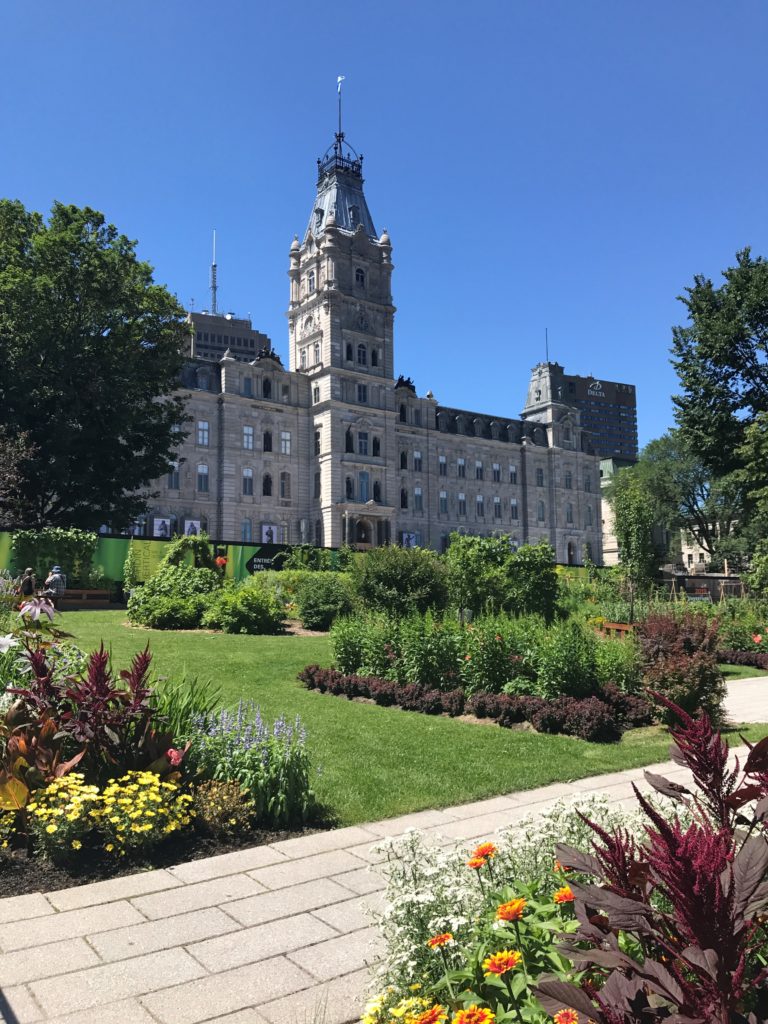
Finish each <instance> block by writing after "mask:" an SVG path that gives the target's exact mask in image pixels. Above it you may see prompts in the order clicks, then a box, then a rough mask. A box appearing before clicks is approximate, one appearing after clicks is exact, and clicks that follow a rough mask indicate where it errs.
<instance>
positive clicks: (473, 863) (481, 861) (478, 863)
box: [467, 857, 488, 871]
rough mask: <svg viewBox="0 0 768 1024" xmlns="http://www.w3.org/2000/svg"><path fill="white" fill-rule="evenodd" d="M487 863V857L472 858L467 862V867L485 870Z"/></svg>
mask: <svg viewBox="0 0 768 1024" xmlns="http://www.w3.org/2000/svg"><path fill="white" fill-rule="evenodd" d="M487 863H488V862H487V861H486V859H485V857H470V858H469V860H468V861H467V867H468V868H472V869H473V870H474V871H478V870H479V869H480V868H484V867H485V865H486V864H487Z"/></svg>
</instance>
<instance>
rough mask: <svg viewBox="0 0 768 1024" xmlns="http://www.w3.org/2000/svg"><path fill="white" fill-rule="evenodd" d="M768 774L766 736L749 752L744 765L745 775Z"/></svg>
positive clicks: (767, 737) (767, 742) (767, 739)
mask: <svg viewBox="0 0 768 1024" xmlns="http://www.w3.org/2000/svg"><path fill="white" fill-rule="evenodd" d="M763 772H768V736H764V737H763V738H762V739H761V740H760V742H759V743H756V744H755V745H754V747H752V749H751V750H750V752H749V756H748V757H747V760H746V763H745V765H744V774H745V775H760V774H762V773H763Z"/></svg>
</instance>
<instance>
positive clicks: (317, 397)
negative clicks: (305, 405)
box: [312, 384, 320, 405]
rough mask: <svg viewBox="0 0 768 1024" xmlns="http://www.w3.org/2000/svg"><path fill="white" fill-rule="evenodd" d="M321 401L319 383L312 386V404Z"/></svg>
mask: <svg viewBox="0 0 768 1024" xmlns="http://www.w3.org/2000/svg"><path fill="white" fill-rule="evenodd" d="M319 401H320V388H319V386H318V385H317V384H315V386H314V387H313V388H312V404H313V405H317V403H318V402H319Z"/></svg>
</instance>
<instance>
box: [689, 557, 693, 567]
mask: <svg viewBox="0 0 768 1024" xmlns="http://www.w3.org/2000/svg"><path fill="white" fill-rule="evenodd" d="M688 565H693V555H691V554H689V555H688Z"/></svg>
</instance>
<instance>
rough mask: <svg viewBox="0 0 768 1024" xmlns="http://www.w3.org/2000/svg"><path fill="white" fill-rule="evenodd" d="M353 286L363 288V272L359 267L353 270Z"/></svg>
mask: <svg viewBox="0 0 768 1024" xmlns="http://www.w3.org/2000/svg"><path fill="white" fill-rule="evenodd" d="M355 284H356V285H359V286H360V287H361V288H365V271H364V270H362V269H361V268H360V267H358V268H357V269H356V270H355Z"/></svg>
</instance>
